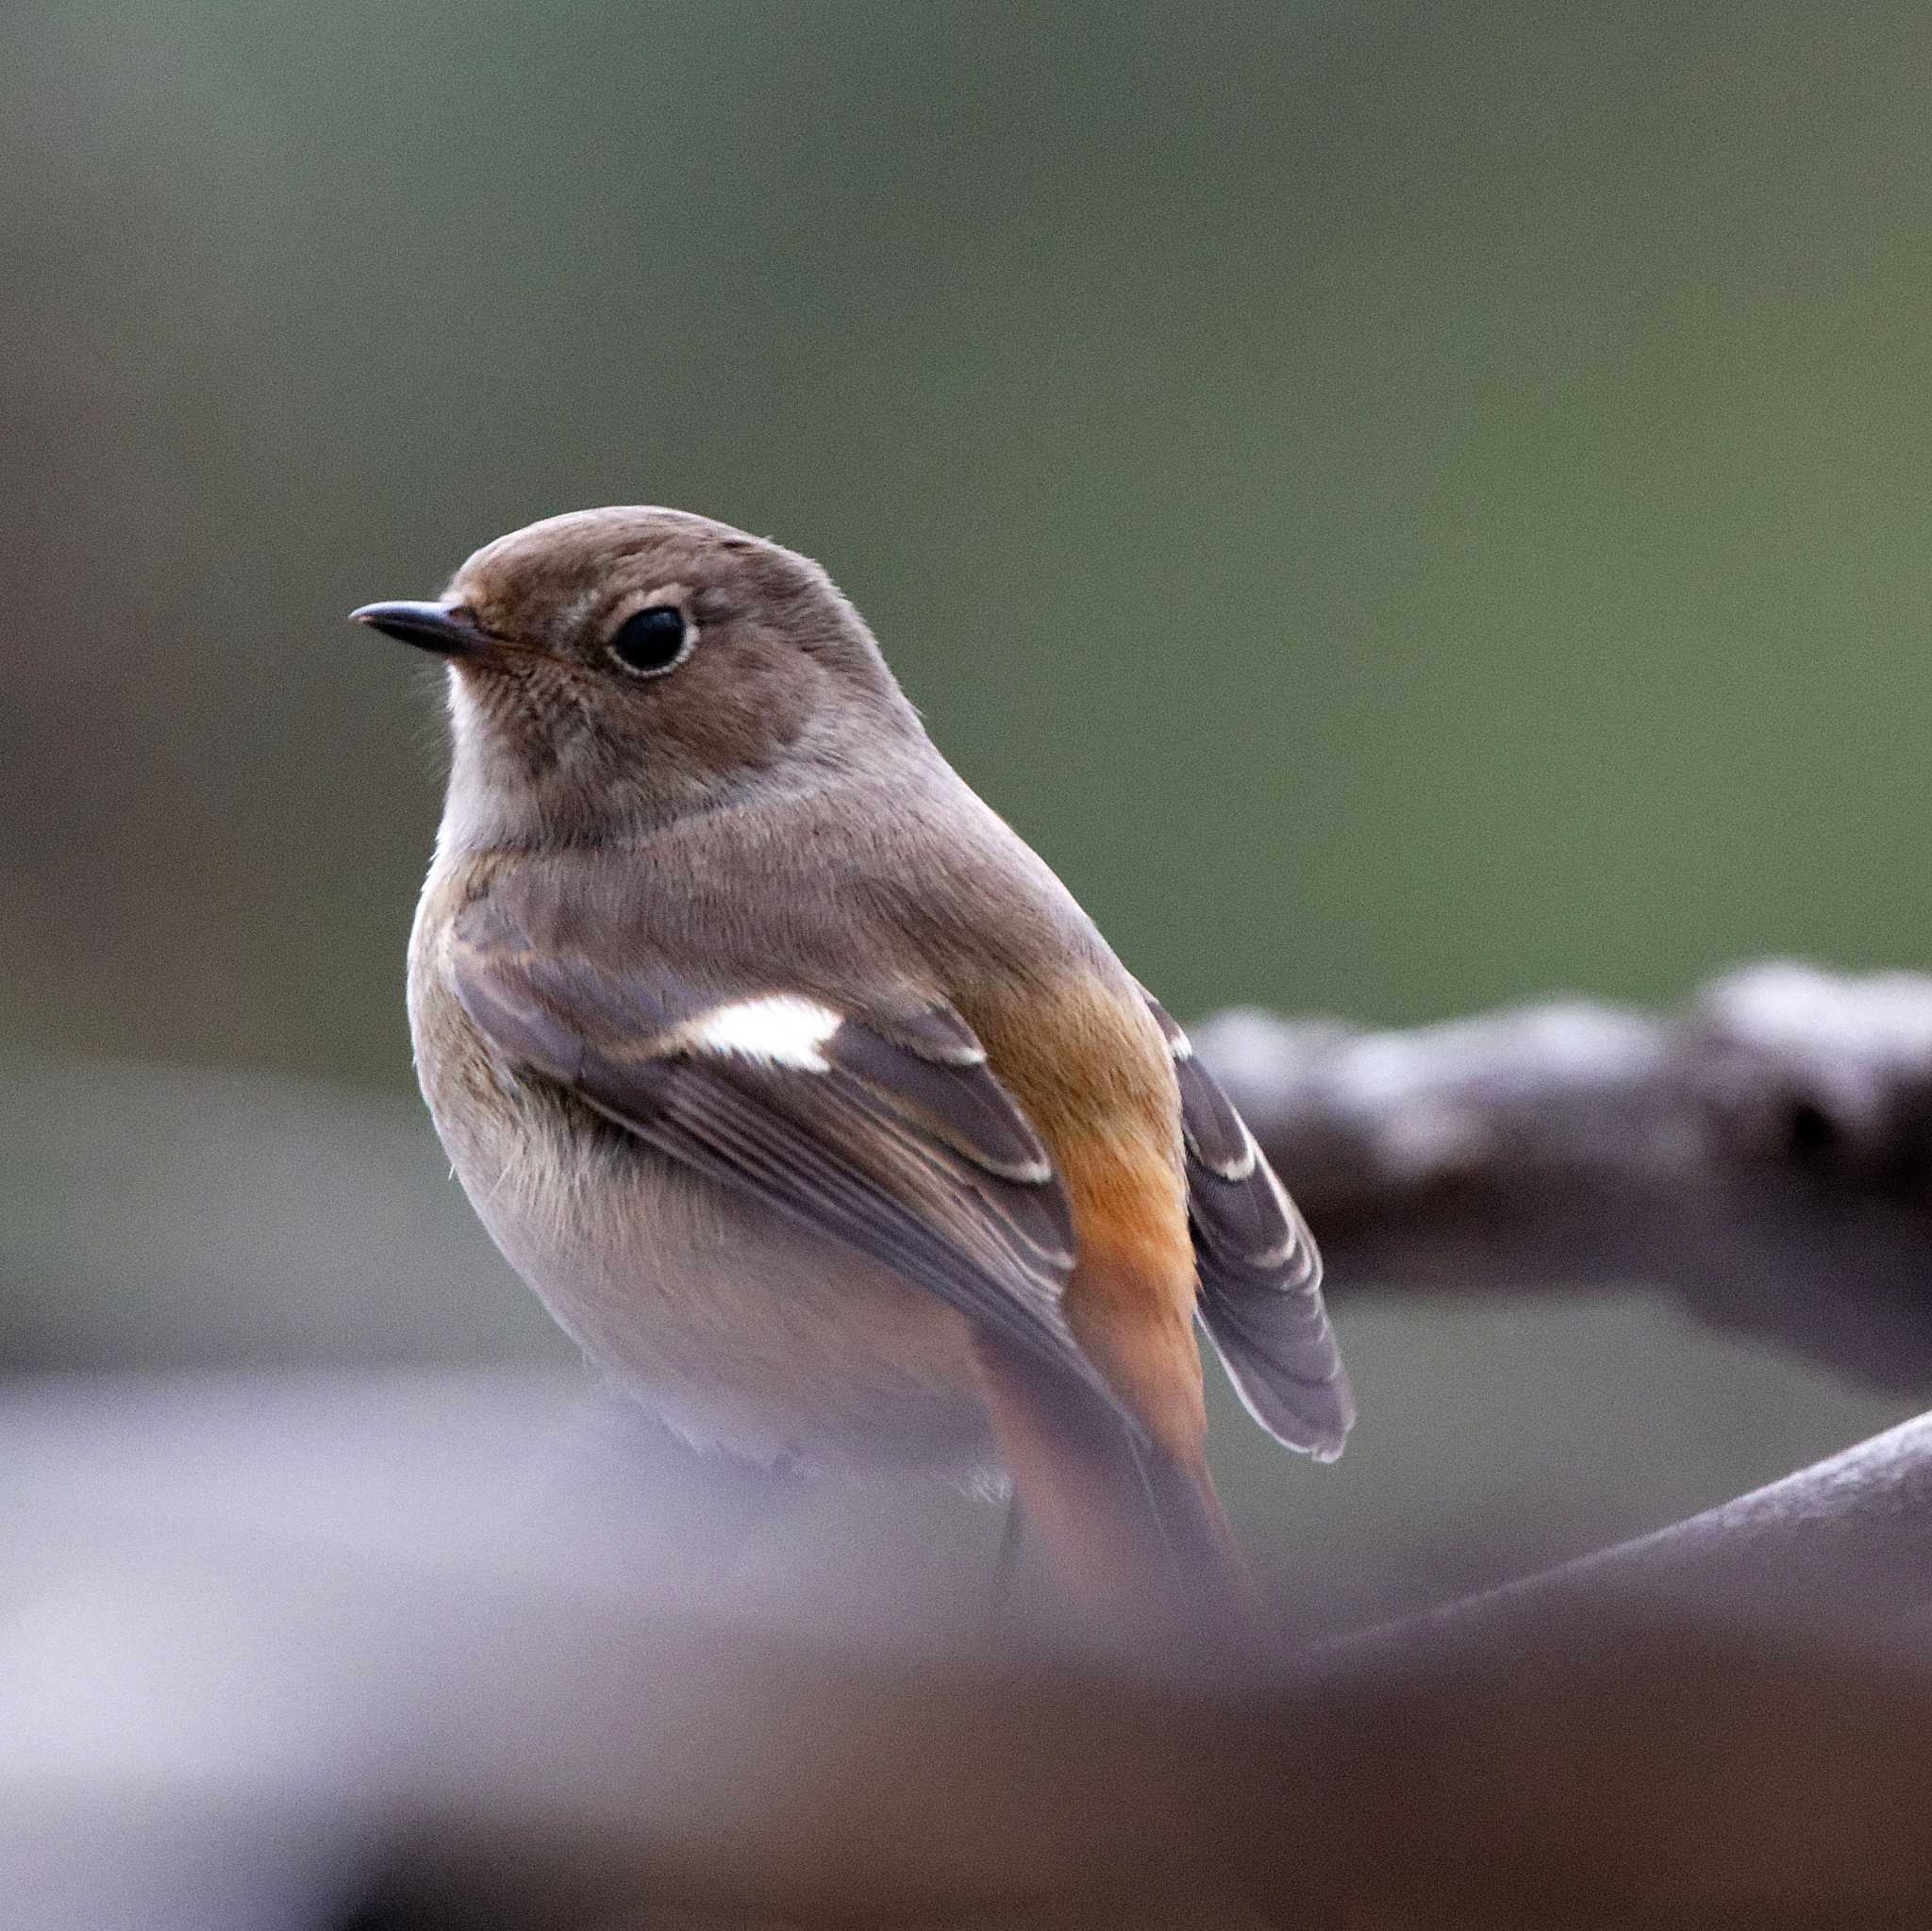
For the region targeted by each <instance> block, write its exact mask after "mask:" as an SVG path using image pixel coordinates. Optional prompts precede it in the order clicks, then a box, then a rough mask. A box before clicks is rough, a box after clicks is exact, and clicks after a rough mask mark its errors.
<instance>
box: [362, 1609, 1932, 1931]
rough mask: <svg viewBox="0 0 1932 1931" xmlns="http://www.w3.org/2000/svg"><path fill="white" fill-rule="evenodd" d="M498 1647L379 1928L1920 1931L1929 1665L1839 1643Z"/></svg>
mask: <svg viewBox="0 0 1932 1931" xmlns="http://www.w3.org/2000/svg"><path fill="white" fill-rule="evenodd" d="M477 1661H478V1665H479V1667H478V1668H477V1672H476V1674H475V1680H474V1681H473V1682H472V1683H471V1684H470V1686H469V1690H470V1693H468V1694H467V1695H461V1694H458V1695H452V1696H451V1697H450V1699H449V1704H450V1710H451V1718H452V1720H451V1721H449V1722H447V1723H444V1724H443V1725H441V1727H439V1728H438V1729H437V1731H436V1732H435V1734H434V1739H433V1742H434V1748H433V1752H432V1753H430V1754H428V1755H426V1756H425V1757H424V1759H423V1760H422V1767H421V1772H420V1774H419V1775H418V1776H417V1777H416V1778H414V1779H413V1780H412V1782H411V1785H410V1787H409V1789H408V1790H407V1791H406V1792H405V1793H404V1796H403V1803H402V1806H401V1814H402V1815H403V1816H405V1817H408V1819H410V1820H411V1822H412V1826H413V1827H412V1828H411V1829H410V1830H408V1832H407V1833H405V1835H404V1836H403V1837H402V1839H399V1841H398V1851H399V1855H398V1856H397V1858H396V1860H395V1862H394V1863H393V1864H392V1866H391V1870H392V1872H393V1873H394V1881H393V1882H392V1884H391V1886H390V1887H389V1889H388V1892H387V1897H388V1900H389V1902H388V1905H387V1908H388V1911H389V1913H390V1914H391V1921H392V1922H393V1921H400V1922H407V1923H410V1924H412V1925H425V1924H429V1923H450V1924H462V1925H465V1926H470V1927H477V1926H490V1925H496V1924H501V1925H505V1926H508V1925H512V1924H514V1925H518V1926H536V1925H541V1924H551V1923H554V1924H558V1925H563V1924H591V1923H605V1922H606V1921H607V1918H608V1917H609V1916H610V1915H611V1914H614V1913H616V1912H618V1911H620V1910H624V1909H629V1910H637V1911H642V1910H644V1909H645V1908H646V1907H648V1906H662V1905H664V1904H666V1903H675V1904H678V1905H682V1906H705V1907H708V1908H709V1909H711V1910H713V1911H719V1910H727V1909H729V1910H739V1911H747V1912H753V1913H756V1914H758V1916H757V1918H756V1922H757V1923H760V1924H762V1923H766V1922H767V1921H768V1919H769V1918H770V1917H772V1916H774V1915H775V1916H776V1917H778V1918H779V1919H780V1920H781V1921H782V1922H784V1923H800V1924H818V1923H870V1924H891V1925H895V1926H904V1925H908V1924H912V1923H920V1924H927V1923H930V1924H940V1923H949V1924H950V1923H978V1922H979V1921H980V1917H981V1914H986V1913H990V1912H994V1911H998V1912H1000V1913H1002V1914H1003V1915H1002V1916H1001V1917H1000V1918H999V1920H998V1922H999V1923H1001V1924H1002V1925H1008V1924H1010V1923H1015V1922H1019V1923H1039V1924H1041V1925H1048V1924H1050V1925H1053V1926H1056V1927H1061V1931H1064V1927H1066V1926H1068V1925H1069V1924H1073V1923H1089V1922H1091V1923H1094V1924H1096V1925H1097V1924H1101V1923H1106V1924H1109V1925H1112V1926H1116V1927H1118V1926H1121V1925H1123V1924H1127V1923H1135V1924H1139V1923H1143V1922H1144V1923H1174V1924H1181V1923H1186V1924H1189V1925H1191V1926H1196V1927H1199V1926H1202V1925H1205V1924H1220V1923H1224V1922H1225V1923H1247V1922H1249V1919H1248V1918H1247V1917H1243V1916H1240V1915H1238V1913H1239V1912H1241V1911H1242V1910H1245V1911H1247V1912H1249V1913H1258V1914H1259V1915H1260V1917H1261V1919H1262V1921H1263V1922H1265V1923H1274V1924H1282V1925H1288V1924H1302V1923H1348V1924H1350V1925H1352V1926H1358V1927H1365V1931H1366V1927H1379V1926H1390V1927H1393V1926H1396V1925H1401V1926H1406V1927H1409V1931H1422V1927H1430V1926H1444V1927H1447V1926H1469V1925H1474V1924H1481V1925H1484V1926H1486V1927H1491V1931H1502V1927H1507V1926H1515V1925H1523V1926H1528V1925H1542V1926H1549V1925H1563V1926H1568V1927H1584V1926H1594V1925H1603V1926H1612V1925H1627V1924H1631V1923H1642V1924H1644V1925H1645V1926H1663V1925H1674V1926H1693V1925H1694V1926H1711V1927H1716V1926H1719V1925H1725V1926H1728V1925H1733V1924H1739V1923H1750V1924H1752V1925H1753V1926H1766V1927H1770V1926H1786V1927H1796V1926H1800V1925H1806V1926H1810V1925H1821V1926H1822V1925H1825V1924H1839V1923H1852V1922H1861V1923H1924V1922H1927V1921H1928V1916H1932V1804H1928V1803H1927V1800H1926V1796H1925V1790H1924V1737H1925V1735H1926V1725H1927V1724H1928V1723H1932V1675H1928V1673H1927V1672H1926V1670H1925V1669H1924V1666H1923V1662H1922V1661H1920V1660H1915V1659H1913V1658H1911V1657H1909V1656H1904V1655H1899V1656H1882V1655H1878V1654H1874V1653H1871V1652H1858V1651H1855V1650H1852V1649H1850V1648H1847V1647H1845V1646H1842V1645H1837V1644H1833V1643H1830V1642H1827V1641H1824V1640H1817V1639H1808V1640H1795V1639H1782V1640H1780V1639H1777V1638H1774V1637H1773V1636H1771V1635H1770V1634H1768V1633H1760V1634H1758V1635H1756V1636H1751V1637H1745V1636H1740V1635H1731V1636H1727V1637H1719V1636H1714V1635H1712V1634H1710V1633H1708V1632H1707V1631H1700V1630H1698V1629H1696V1628H1695V1627H1692V1626H1671V1625H1668V1624H1661V1623H1657V1622H1656V1621H1655V1620H1651V1621H1648V1622H1633V1621H1629V1620H1625V1619H1619V1618H1618V1617H1616V1616H1614V1615H1600V1616H1598V1617H1596V1618H1595V1619H1593V1620H1584V1619H1571V1620H1569V1621H1568V1622H1566V1623H1565V1624H1564V1626H1563V1628H1562V1630H1561V1631H1560V1640H1557V1632H1555V1631H1552V1632H1550V1640H1544V1641H1541V1642H1534V1641H1528V1640H1523V1641H1518V1642H1515V1643H1512V1644H1510V1645H1507V1646H1502V1647H1488V1648H1480V1649H1466V1650H1458V1651H1454V1652H1428V1653H1424V1654H1421V1655H1418V1656H1413V1657H1407V1656H1398V1655H1394V1654H1390V1653H1384V1654H1382V1655H1379V1656H1376V1657H1375V1658H1374V1667H1372V1668H1363V1669H1359V1670H1357V1671H1354V1672H1352V1673H1341V1672H1331V1673H1327V1674H1325V1675H1323V1676H1320V1677H1307V1678H1304V1679H1301V1680H1298V1681H1295V1682H1291V1683H1289V1684H1287V1685H1280V1684H1277V1685H1275V1686H1274V1687H1273V1688H1271V1689H1268V1690H1249V1691H1247V1692H1246V1693H1244V1694H1242V1695H1241V1696H1240V1697H1227V1698H1224V1699H1221V1700H1218V1701H1213V1702H1208V1701H1203V1700H1199V1699H1192V1698H1190V1697H1188V1696H1185V1695H1182V1694H1179V1693H1174V1692H1169V1691H1161V1690H1153V1689H1150V1688H1148V1687H1147V1686H1145V1685H1141V1684H1134V1683H1130V1682H1127V1681H1125V1680H1123V1679H1119V1678H1112V1679H1109V1678H1103V1677H1099V1676H1093V1675H1081V1674H1078V1673H1072V1672H1066V1671H1056V1670H1045V1669H1027V1668H1016V1667H1013V1666H1011V1665H1005V1666H999V1665H986V1664H973V1663H964V1662H957V1661H955V1662H946V1663H932V1662H927V1663H926V1664H924V1665H923V1666H921V1667H918V1668H912V1667H900V1668H891V1667H882V1666H881V1665H879V1664H878V1663H877V1662H876V1661H875V1660H868V1661H864V1662H861V1661H858V1660H857V1659H855V1658H853V1657H850V1656H846V1657H842V1658H841V1657H839V1656H831V1655H827V1654H824V1653H813V1652H810V1651H808V1650H805V1649H801V1648H796V1647H788V1646H786V1645H783V1644H778V1643H774V1642H773V1641H771V1640H767V1639H759V1638H756V1637H754V1638H749V1639H748V1638H746V1637H745V1636H744V1635H743V1634H742V1633H732V1634H726V1633H724V1632H719V1631H711V1632H702V1631H694V1630H691V1629H689V1628H685V1629H668V1628H658V1629H649V1630H635V1629H633V1630H631V1631H628V1632H617V1631H610V1630H606V1631H603V1632H599V1633H591V1632H589V1631H586V1630H585V1629H584V1628H582V1627H581V1626H580V1625H572V1624H570V1623H565V1624H563V1625H562V1626H561V1627H559V1626H558V1620H557V1618H556V1617H555V1615H554V1613H553V1614H549V1615H539V1614H529V1615H526V1616H525V1617H523V1618H520V1619H519V1620H518V1623H517V1625H516V1626H515V1627H510V1626H505V1627H504V1628H503V1629H501V1630H500V1632H499V1641H498V1645H495V1646H492V1647H491V1649H490V1650H488V1651H487V1652H486V1653H484V1654H483V1655H482V1656H480V1657H479V1658H478V1659H477ZM485 1686H487V1694H486V1693H484V1689H485ZM617 1686H622V1690H621V1693H615V1692H616V1688H617ZM1161 1906H1167V1907H1168V1908H1169V1909H1170V1910H1172V1911H1174V1916H1172V1918H1168V1917H1163V1916H1158V1915H1154V1914H1156V1913H1157V1912H1158V1910H1159V1908H1160V1907H1161ZM1183 1906H1185V1907H1186V1909H1185V1915H1183V1914H1181V1912H1182V1907H1183ZM1023 1912H1024V1913H1026V1914H1028V1915H1025V1916H1023V1917H1020V1918H1018V1919H1017V1920H1016V1919H1010V1918H1008V1916H1006V1915H1004V1914H1005V1913H1023ZM1143 1912H1144V1913H1147V1914H1149V1915H1148V1916H1147V1917H1146V1918H1144V1919H1143V1918H1142V1917H1141V1916H1140V1915H1137V1913H1143ZM1859 1912H1862V1913H1863V1914H1864V1915H1863V1916H1862V1918H1860V1917H1858V1916H1857V1913H1859ZM406 1913H407V1915H406ZM1089 1913H1091V1914H1092V1915H1091V1920H1090V1917H1089V1916H1088V1915H1087V1914H1089ZM1217 1913H1223V1914H1225V1915H1224V1916H1223V1915H1217ZM365 1922H371V1923H381V1922H384V1920H383V1918H382V1917H381V1916H380V1915H375V1916H372V1917H371V1918H370V1919H368V1920H366V1921H365ZM638 1922H640V1923H655V1922H657V1921H656V1920H655V1919H654V1918H651V1917H648V1916H645V1917H641V1918H640V1919H639V1921H638ZM707 1922H711V1921H709V1920H707ZM717 1922H719V1923H728V1922H737V1921H736V1920H730V1919H720V1920H718V1921H717Z"/></svg>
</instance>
